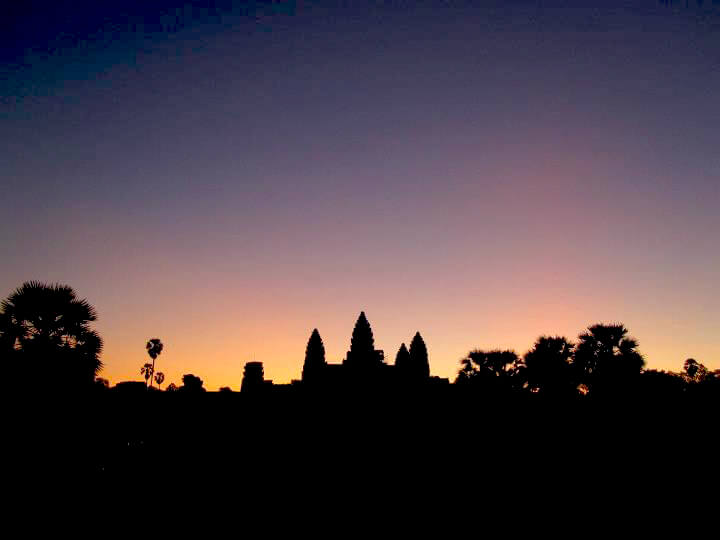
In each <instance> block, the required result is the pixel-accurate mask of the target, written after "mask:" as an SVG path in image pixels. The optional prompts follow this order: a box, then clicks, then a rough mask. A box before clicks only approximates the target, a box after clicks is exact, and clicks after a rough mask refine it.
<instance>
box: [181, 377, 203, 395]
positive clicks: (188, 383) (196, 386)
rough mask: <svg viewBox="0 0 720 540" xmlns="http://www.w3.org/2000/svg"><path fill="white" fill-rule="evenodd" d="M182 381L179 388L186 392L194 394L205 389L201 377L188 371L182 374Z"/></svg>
mask: <svg viewBox="0 0 720 540" xmlns="http://www.w3.org/2000/svg"><path fill="white" fill-rule="evenodd" d="M182 382H183V385H182V386H181V387H180V390H181V391H183V392H186V393H188V394H196V393H199V392H204V391H205V389H204V388H203V381H202V379H201V378H200V377H197V376H195V375H192V374H190V373H188V374H186V375H183V378H182Z"/></svg>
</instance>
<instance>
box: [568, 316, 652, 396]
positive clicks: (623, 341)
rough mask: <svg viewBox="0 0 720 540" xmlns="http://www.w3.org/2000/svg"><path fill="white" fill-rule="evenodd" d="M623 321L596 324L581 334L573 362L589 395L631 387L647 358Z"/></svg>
mask: <svg viewBox="0 0 720 540" xmlns="http://www.w3.org/2000/svg"><path fill="white" fill-rule="evenodd" d="M627 332H628V330H627V328H625V326H624V325H622V324H596V325H594V326H590V327H589V328H588V329H587V330H586V331H585V332H583V333H582V334H580V335H579V336H578V344H577V346H576V347H575V354H574V355H573V365H574V367H575V369H576V370H577V373H578V375H579V377H580V378H581V380H582V382H583V383H585V384H586V385H587V387H588V388H589V389H590V395H593V394H595V395H598V394H600V393H603V394H605V393H608V394H610V393H617V392H618V391H621V390H630V387H631V386H632V384H633V383H636V382H637V379H638V377H639V375H640V372H641V370H642V368H643V366H644V365H645V360H644V359H643V357H642V355H641V354H640V353H639V352H638V351H637V347H638V343H637V341H636V340H635V339H633V338H631V337H629V336H628V335H627Z"/></svg>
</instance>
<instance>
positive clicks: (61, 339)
mask: <svg viewBox="0 0 720 540" xmlns="http://www.w3.org/2000/svg"><path fill="white" fill-rule="evenodd" d="M96 319H97V314H96V311H95V308H94V307H93V306H91V305H90V304H89V303H88V301H87V300H85V299H79V298H78V297H77V294H76V293H75V291H74V290H73V289H72V288H71V287H68V286H67V285H60V284H51V285H48V284H45V283H40V282H37V281H29V282H26V283H23V284H22V285H21V286H20V287H18V288H17V289H16V290H15V291H14V292H13V293H12V294H10V296H8V297H7V298H6V299H5V300H3V302H2V304H0V349H1V350H0V354H2V355H3V356H6V357H9V358H14V359H15V360H16V361H15V362H13V365H15V366H17V367H18V369H19V370H20V371H21V372H22V373H25V374H28V373H30V374H32V375H33V378H35V379H36V380H39V381H43V380H44V381H48V384H52V385H53V386H54V387H56V388H60V387H76V386H85V387H92V386H93V384H94V381H95V376H96V375H97V374H98V373H99V372H100V370H101V369H102V362H101V361H100V353H101V351H102V339H101V338H100V336H99V335H98V334H97V332H95V331H94V330H93V329H92V328H91V327H90V323H91V322H93V321H95V320H96Z"/></svg>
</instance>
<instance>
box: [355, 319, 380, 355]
mask: <svg viewBox="0 0 720 540" xmlns="http://www.w3.org/2000/svg"><path fill="white" fill-rule="evenodd" d="M350 351H352V353H353V354H354V355H365V354H367V355H372V354H374V352H375V339H374V338H373V333H372V328H370V323H369V322H368V320H367V317H365V312H364V311H361V312H360V316H359V317H358V319H357V322H356V323H355V328H354V329H353V333H352V340H351V341H350Z"/></svg>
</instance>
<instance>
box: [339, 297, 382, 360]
mask: <svg viewBox="0 0 720 540" xmlns="http://www.w3.org/2000/svg"><path fill="white" fill-rule="evenodd" d="M382 363H383V352H382V351H376V350H375V339H374V338H373V333H372V328H370V323H369V322H368V320H367V317H365V312H364V311H361V312H360V316H359V317H358V319H357V322H356V323H355V328H354V329H353V333H352V340H351V341H350V350H349V351H348V353H347V357H346V358H345V362H344V364H346V365H348V366H352V367H357V368H366V367H373V366H377V365H380V364H382Z"/></svg>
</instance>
